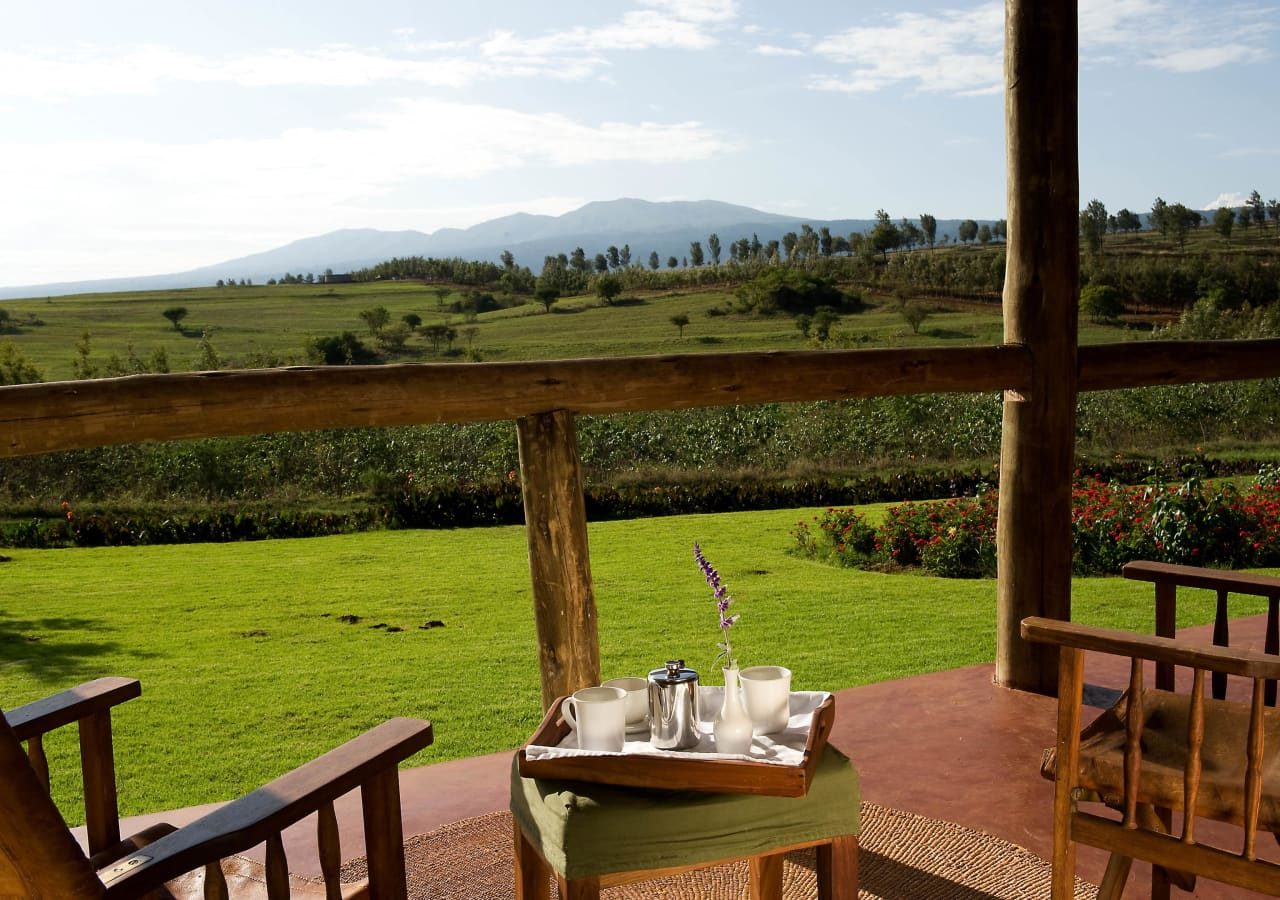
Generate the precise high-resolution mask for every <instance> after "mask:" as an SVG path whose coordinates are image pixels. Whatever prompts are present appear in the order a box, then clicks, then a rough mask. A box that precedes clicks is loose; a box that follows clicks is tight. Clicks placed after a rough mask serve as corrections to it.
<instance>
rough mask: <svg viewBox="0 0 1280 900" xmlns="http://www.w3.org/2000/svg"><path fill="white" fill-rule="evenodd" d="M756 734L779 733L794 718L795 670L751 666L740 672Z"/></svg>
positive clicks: (744, 694)
mask: <svg viewBox="0 0 1280 900" xmlns="http://www.w3.org/2000/svg"><path fill="white" fill-rule="evenodd" d="M738 677H739V678H740V679H741V680H742V693H743V696H744V697H745V699H746V701H747V715H748V716H750V717H751V731H752V733H753V734H776V733H777V732H779V731H782V730H783V729H784V728H786V727H787V721H788V720H789V719H790V718H791V670H790V669H784V668H783V667H782V666H751V667H749V668H746V669H743V670H742V671H741V672H739V673H738Z"/></svg>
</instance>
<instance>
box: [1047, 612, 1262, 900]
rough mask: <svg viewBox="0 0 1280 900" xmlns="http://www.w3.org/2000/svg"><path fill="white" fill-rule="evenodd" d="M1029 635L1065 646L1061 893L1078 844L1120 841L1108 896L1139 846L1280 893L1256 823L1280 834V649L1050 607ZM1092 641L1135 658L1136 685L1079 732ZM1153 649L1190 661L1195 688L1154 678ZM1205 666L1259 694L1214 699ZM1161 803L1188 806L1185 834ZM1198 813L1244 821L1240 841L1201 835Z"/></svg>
mask: <svg viewBox="0 0 1280 900" xmlns="http://www.w3.org/2000/svg"><path fill="white" fill-rule="evenodd" d="M1022 636H1023V637H1024V638H1025V639H1026V640H1029V641H1037V642H1040V643H1046V644H1055V645H1057V646H1059V647H1061V648H1062V650H1061V656H1060V661H1059V671H1058V729H1057V743H1056V747H1055V749H1054V751H1053V752H1052V756H1051V757H1049V758H1047V759H1046V765H1045V769H1046V773H1048V772H1052V774H1053V777H1054V780H1055V793H1054V809H1053V898H1054V900H1068V898H1070V897H1072V895H1073V884H1072V882H1073V879H1074V876H1075V845H1076V843H1084V844H1089V845H1091V846H1095V847H1102V848H1104V849H1108V850H1110V851H1111V852H1112V856H1111V861H1110V863H1108V865H1107V871H1106V875H1105V876H1104V878H1103V882H1102V885H1101V888H1100V890H1099V893H1098V896H1099V897H1100V898H1111V897H1118V896H1120V893H1121V892H1122V891H1123V889H1124V882H1125V881H1126V879H1127V878H1128V874H1129V867H1130V864H1131V862H1132V860H1133V858H1135V857H1137V858H1140V859H1145V860H1148V861H1150V862H1151V863H1152V864H1153V865H1154V866H1159V867H1162V868H1163V869H1165V870H1166V871H1167V872H1168V873H1169V875H1170V876H1171V877H1176V878H1182V877H1184V873H1190V875H1189V876H1187V877H1188V878H1189V880H1190V879H1193V876H1194V875H1196V874H1199V875H1204V876H1205V877H1207V878H1212V879H1215V880H1218V881H1224V882H1227V883H1229V884H1233V885H1236V886H1239V887H1245V888H1250V889H1252V890H1255V891H1260V892H1262V893H1265V894H1268V895H1270V896H1280V865H1276V864H1274V863H1271V862H1267V861H1265V860H1262V859H1259V858H1258V854H1257V839H1258V832H1259V831H1264V832H1265V831H1269V832H1272V833H1273V834H1276V833H1280V712H1278V711H1277V710H1275V709H1274V708H1269V707H1267V706H1266V705H1265V704H1264V702H1263V700H1264V695H1265V691H1266V686H1267V682H1268V681H1273V680H1275V679H1277V678H1280V659H1277V658H1276V657H1275V656H1271V655H1268V654H1263V653H1257V652H1253V651H1248V650H1231V649H1227V648H1223V647H1215V646H1203V645H1199V644H1191V643H1187V642H1184V641H1178V640H1175V639H1172V638H1166V637H1159V636H1155V637H1153V636H1149V635H1141V634H1133V633H1130V632H1122V631H1113V630H1111V629H1104V628H1094V627H1090V626H1087V625H1078V624H1074V623H1069V622H1059V621H1056V620H1052V619H1041V618H1030V619H1025V620H1023V622H1022ZM1085 650H1091V651H1094V652H1097V653H1105V654H1112V655H1116V656H1124V657H1128V658H1129V659H1130V660H1131V663H1130V678H1129V689H1128V691H1126V692H1125V694H1124V695H1123V696H1122V697H1121V698H1120V700H1119V702H1118V703H1117V704H1116V705H1115V706H1113V707H1112V708H1111V709H1109V710H1107V711H1106V712H1104V713H1103V714H1102V715H1101V716H1099V717H1098V719H1097V720H1095V721H1094V722H1093V723H1092V724H1090V725H1089V726H1088V728H1086V729H1085V730H1084V732H1083V733H1081V731H1080V710H1081V698H1082V691H1083V687H1084V651H1085ZM1144 660H1150V661H1154V662H1155V663H1156V664H1157V666H1167V667H1168V671H1169V672H1170V673H1172V670H1173V667H1175V666H1185V667H1187V668H1190V669H1191V670H1192V673H1193V674H1192V686H1191V692H1190V694H1177V693H1174V692H1173V690H1172V687H1173V681H1172V677H1170V681H1169V684H1170V688H1169V689H1163V688H1159V687H1157V688H1156V689H1154V690H1148V689H1145V688H1144V686H1143V661H1144ZM1206 672H1208V673H1211V674H1213V673H1221V674H1223V675H1224V676H1225V675H1235V676H1240V677H1244V678H1248V679H1250V680H1251V682H1252V690H1251V695H1250V696H1251V699H1250V702H1249V703H1247V704H1245V703H1236V702H1232V701H1228V700H1217V699H1211V698H1206V697H1205V673H1206ZM1082 799H1084V800H1101V801H1102V802H1104V803H1106V804H1107V805H1109V806H1112V807H1113V808H1116V809H1118V810H1120V811H1121V812H1122V814H1123V820H1122V821H1120V822H1116V821H1113V820H1110V819H1107V818H1104V817H1101V816H1097V815H1093V814H1091V813H1084V812H1081V811H1079V809H1078V808H1077V804H1078V801H1080V800H1082ZM1160 810H1176V811H1180V812H1182V813H1183V822H1182V828H1181V834H1180V835H1176V836H1175V835H1174V834H1172V830H1173V829H1172V828H1171V827H1170V826H1171V819H1164V818H1162V816H1161V815H1160V814H1159V811H1160ZM1197 818H1207V819H1215V820H1218V821H1223V822H1229V823H1231V824H1234V825H1237V826H1240V827H1241V828H1242V830H1243V837H1242V841H1241V850H1240V852H1239V853H1233V852H1229V851H1227V850H1223V849H1219V848H1216V847H1212V846H1208V845H1206V844H1201V843H1198V842H1197V840H1196V821H1197ZM1192 883H1193V880H1192ZM1184 886H1185V885H1184ZM1162 892H1163V893H1164V894H1165V896H1168V894H1167V887H1165V888H1163V891H1162ZM1156 893H1157V891H1156V889H1155V886H1154V885H1153V896H1155V894H1156Z"/></svg>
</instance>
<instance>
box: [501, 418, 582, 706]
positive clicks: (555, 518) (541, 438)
mask: <svg viewBox="0 0 1280 900" xmlns="http://www.w3.org/2000/svg"><path fill="white" fill-rule="evenodd" d="M516 434H517V438H518V439H519V445H520V487H521V492H522V495H523V497H524V521H525V530H526V531H527V532H528V536H529V572H530V574H531V575H532V577H533V612H534V617H535V619H536V620H537V625H538V655H539V662H540V663H541V667H542V707H543V709H546V708H548V707H549V706H550V705H551V703H552V701H553V700H555V698H556V697H559V696H561V695H562V694H570V693H573V692H574V691H576V690H578V689H579V688H584V687H587V686H589V685H593V684H599V683H600V642H599V638H598V637H597V634H596V600H595V592H594V590H593V589H592V586H591V558H590V555H589V553H588V551H587V510H586V505H585V503H584V501H583V497H582V469H581V465H580V464H579V462H578V438H577V431H576V429H575V427H574V422H573V413H571V412H569V411H567V410H555V411H554V412H549V413H540V414H538V415H533V416H525V417H523V418H520V419H517V420H516Z"/></svg>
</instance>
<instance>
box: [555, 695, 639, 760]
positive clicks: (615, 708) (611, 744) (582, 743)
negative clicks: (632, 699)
mask: <svg viewBox="0 0 1280 900" xmlns="http://www.w3.org/2000/svg"><path fill="white" fill-rule="evenodd" d="M626 702H627V692H626V691H624V690H623V689H622V688H618V687H589V688H583V689H582V690H580V691H574V692H573V696H572V697H567V698H566V699H565V701H564V703H562V704H561V705H560V711H561V713H562V714H563V715H564V718H565V721H566V722H568V723H569V727H571V728H572V729H573V731H574V734H576V735H577V737H578V749H579V750H610V751H613V752H614V753H620V752H621V751H622V742H623V739H624V734H625V732H626V710H627V706H626Z"/></svg>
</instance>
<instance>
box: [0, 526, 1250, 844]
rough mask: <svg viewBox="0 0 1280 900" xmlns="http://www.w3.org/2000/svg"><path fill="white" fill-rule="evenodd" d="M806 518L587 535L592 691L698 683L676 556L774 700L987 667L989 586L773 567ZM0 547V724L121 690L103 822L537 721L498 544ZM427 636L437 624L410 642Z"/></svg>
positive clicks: (61, 787) (531, 676)
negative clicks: (707, 570) (114, 785)
mask: <svg viewBox="0 0 1280 900" xmlns="http://www.w3.org/2000/svg"><path fill="white" fill-rule="evenodd" d="M877 511H878V510H876V509H872V510H871V512H872V513H873V514H874V513H876V512H877ZM814 512H816V511H814V510H782V511H769V512H751V513H734V514H722V515H714V516H682V517H674V518H664V519H641V520H633V521H628V522H610V523H600V524H594V525H592V526H591V531H590V540H591V551H592V568H593V574H594V579H595V587H596V594H597V603H598V607H599V617H600V618H599V633H600V646H601V657H602V668H603V675H604V677H606V678H608V677H614V676H618V675H630V674H644V673H645V672H647V671H648V670H649V669H650V668H652V667H654V666H657V665H660V664H661V662H662V661H663V660H665V659H669V658H672V657H684V658H685V659H686V660H688V662H689V664H690V665H692V666H693V667H695V668H697V669H699V670H700V671H702V672H703V674H704V677H705V678H706V680H707V681H708V682H711V683H716V682H718V681H719V674H718V673H713V672H711V671H710V669H711V665H712V660H713V658H714V655H715V649H714V644H715V640H716V630H715V626H716V617H715V612H714V607H713V604H712V603H711V601H710V599H709V594H708V591H707V588H706V585H705V584H704V583H703V581H702V578H701V575H700V573H699V572H698V570H697V568H696V567H695V564H694V562H693V559H692V549H691V548H692V544H693V542H694V541H695V540H698V541H701V542H702V544H703V547H704V550H705V552H706V553H707V555H708V557H709V558H710V559H711V561H712V562H713V563H714V564H715V565H716V566H717V567H719V568H720V570H721V572H722V573H723V576H724V579H725V582H726V583H727V585H728V586H729V588H730V590H731V592H732V594H733V595H734V596H735V597H736V598H737V601H738V605H737V607H736V609H737V611H739V612H741V614H742V620H741V622H740V624H739V625H738V627H737V628H736V629H735V630H734V647H735V651H736V655H737V656H738V658H739V659H740V660H741V662H742V663H743V664H753V663H769V662H772V663H782V664H785V665H788V666H790V667H791V668H792V669H793V671H794V672H795V684H796V687H797V688H800V689H837V688H842V687H847V686H852V685H858V684H864V683H868V682H874V681H880V680H884V679H891V678H899V677H903V676H906V675H910V674H914V673H919V672H928V671H934V670H939V669H947V668H953V667H957V666H965V665H971V664H976V663H984V662H990V661H991V660H992V658H993V656H994V650H995V635H994V628H995V585H994V583H993V582H991V581H956V580H944V579H938V578H930V577H924V576H919V575H883V574H875V573H868V572H862V571H855V570H843V569H836V568H831V567H828V566H825V565H822V564H819V563H814V562H810V561H805V560H800V559H797V558H794V557H792V556H790V555H788V553H787V552H786V551H787V549H788V547H789V545H790V543H791V539H790V536H789V532H790V529H791V527H792V526H793V525H794V524H795V523H796V522H797V521H798V520H800V519H801V518H807V517H809V516H810V515H812V514H813V513H814ZM7 552H9V553H11V554H12V559H11V561H8V562H4V563H2V564H0V573H3V577H4V584H5V588H6V590H5V595H4V596H5V599H4V600H3V601H0V705H3V706H4V707H6V708H7V707H12V706H15V705H18V704H21V703H24V702H27V701H30V700H33V699H36V698H37V697H40V696H43V695H45V694H48V693H52V692H54V691H57V690H60V689H63V688H66V687H69V686H71V685H74V684H77V683H79V682H81V681H84V680H88V679H90V678H94V677H98V676H101V675H108V674H112V675H127V676H132V677H136V678H139V679H140V680H141V681H142V684H143V695H142V697H141V698H139V699H137V700H134V701H131V702H130V703H127V704H125V705H124V706H122V707H120V708H119V709H118V710H117V712H116V716H115V723H116V755H117V759H118V762H119V770H120V784H121V788H120V802H121V807H122V809H123V811H124V812H125V813H126V814H133V813H139V812H143V811H151V810H158V809H166V808H174V807H179V806H185V805H189V804H196V803H204V802H209V801H215V800H223V799H227V798H229V797H232V796H235V795H237V794H239V793H242V792H244V791H246V790H250V789H252V788H253V787H255V786H257V785H259V784H261V783H263V782H265V781H267V780H268V779H270V778H272V777H274V776H276V775H279V774H281V773H282V772H284V771H287V770H288V769H289V768H291V767H293V766H295V765H298V764H299V763H301V762H303V761H305V760H307V759H309V758H311V757H313V756H315V755H317V754H318V753H321V752H323V751H325V750H327V749H329V748H331V747H333V746H335V745H337V744H339V743H341V742H342V741H344V740H346V739H348V738H350V737H352V736H354V735H355V734H357V733H359V732H360V731H362V730H363V729H366V728H368V727H371V726H372V725H374V724H376V723H377V722H379V721H381V720H383V719H385V718H388V717H392V716H421V717H425V718H429V719H432V720H433V721H434V722H435V727H436V742H435V744H434V746H432V747H431V748H429V749H428V750H426V751H425V752H424V753H422V754H420V755H419V756H417V757H415V758H414V759H413V760H412V761H411V764H414V765H422V764H427V763H431V762H435V761H439V760H445V759H452V758H456V757H463V756H470V755H475V754H481V753H488V752H494V751H500V750H509V749H512V748H514V747H516V746H517V745H518V744H519V743H520V742H521V741H522V740H524V739H525V738H526V737H527V736H528V735H529V734H530V733H531V732H532V730H533V728H534V727H535V725H536V724H537V722H538V720H539V718H540V711H539V681H538V667H537V659H538V653H537V643H536V639H535V633H534V622H533V613H532V601H531V591H530V586H529V575H528V567H527V547H526V543H525V535H524V530H523V529H522V528H520V527H509V528H492V529H473V530H458V531H400V532H374V533H366V534H358V535H350V536H342V537H332V538H316V539H310V540H291V541H268V542H261V543H240V544H198V545H188V546H180V547H140V548H109V549H77V550H51V551H24V550H13V551H7ZM1151 598H1152V592H1151V587H1150V585H1146V584H1139V583H1134V582H1126V581H1123V580H1121V579H1085V580H1080V581H1078V582H1077V583H1076V586H1075V611H1076V618H1077V619H1078V620H1080V621H1085V622H1094V623H1098V624H1110V625H1118V626H1124V627H1132V628H1138V629H1143V630H1150V629H1151V627H1152V621H1153V616H1152V611H1151V607H1152V599H1151ZM1212 605H1213V599H1212V597H1211V596H1209V595H1205V596H1204V597H1203V598H1202V599H1201V600H1196V601H1195V602H1188V601H1186V600H1184V601H1183V603H1182V609H1181V614H1180V616H1181V620H1182V624H1190V623H1192V622H1204V621H1208V620H1209V618H1210V617H1211V613H1212ZM1258 609H1260V607H1259V608H1258ZM1240 611H1241V612H1245V611H1255V610H1254V608H1253V607H1241V609H1240ZM344 615H349V616H359V617H360V621H359V622H357V623H354V624H347V623H344V622H342V621H340V619H339V617H340V616H344ZM429 620H440V621H442V622H444V623H445V624H444V627H438V628H431V629H427V630H422V629H420V628H419V627H418V626H420V625H422V624H424V623H425V622H427V621H429ZM375 625H385V626H388V627H384V628H375V627H371V626H375ZM391 628H400V629H402V630H401V631H398V632H392V631H391ZM48 748H49V751H50V756H51V761H52V766H53V771H54V783H55V794H56V796H57V798H58V800H59V802H60V803H61V804H62V805H63V808H64V809H65V810H67V813H68V815H69V817H70V818H71V819H72V820H73V821H79V819H80V815H81V814H80V813H79V811H78V810H79V802H80V801H79V786H78V776H75V775H74V774H73V773H74V771H75V766H76V752H77V751H76V748H75V737H74V731H73V730H72V731H66V730H64V732H63V733H60V734H59V735H57V736H56V738H54V739H51V740H50V741H49V743H48Z"/></svg>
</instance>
